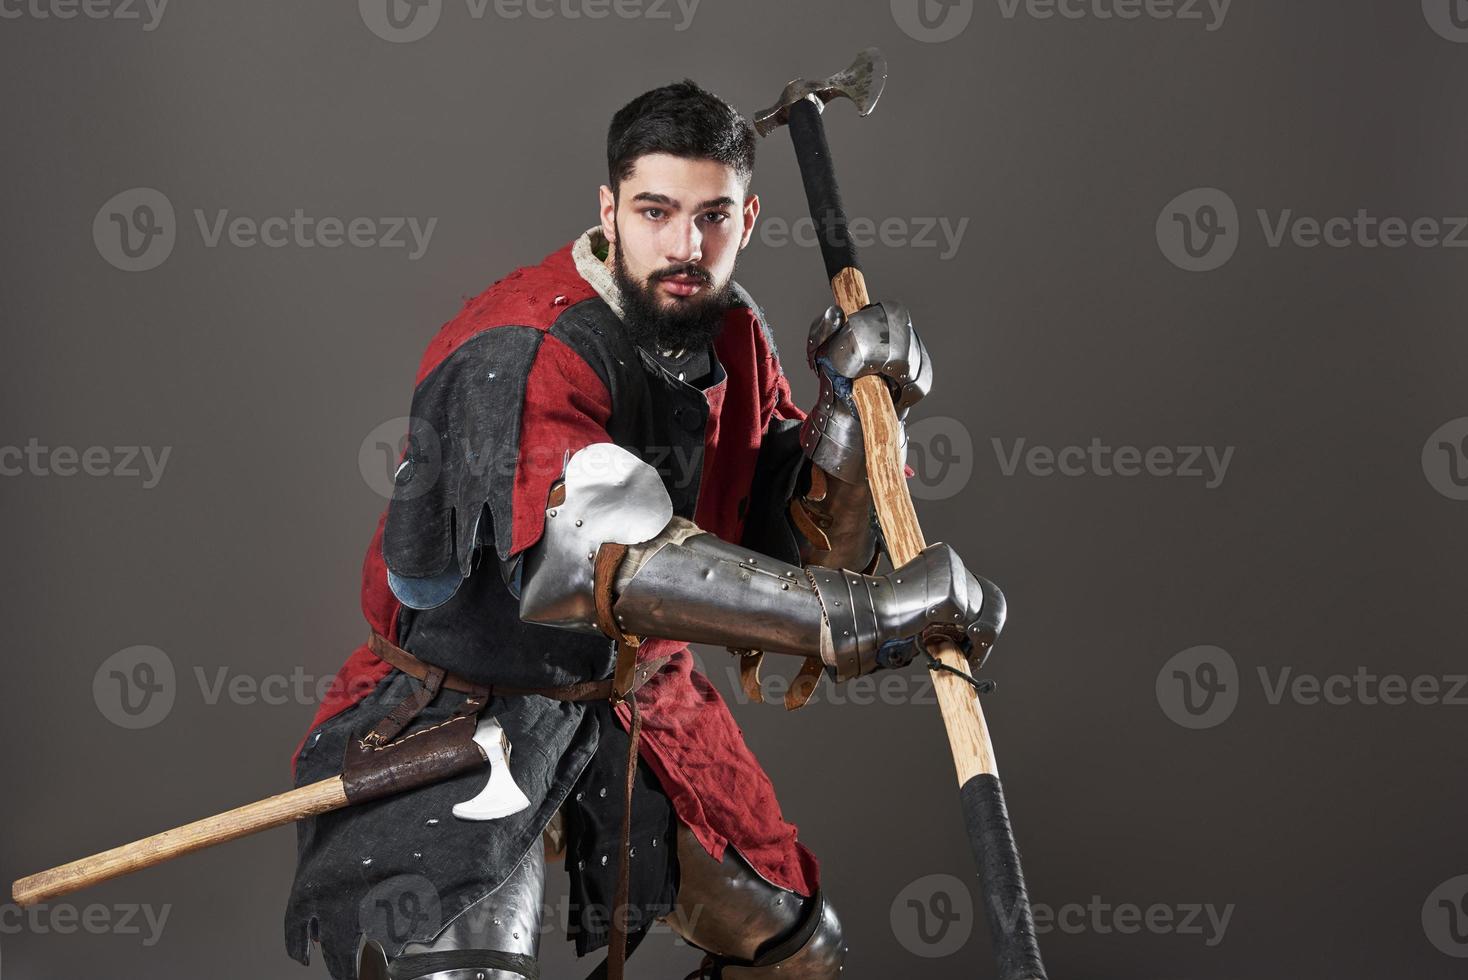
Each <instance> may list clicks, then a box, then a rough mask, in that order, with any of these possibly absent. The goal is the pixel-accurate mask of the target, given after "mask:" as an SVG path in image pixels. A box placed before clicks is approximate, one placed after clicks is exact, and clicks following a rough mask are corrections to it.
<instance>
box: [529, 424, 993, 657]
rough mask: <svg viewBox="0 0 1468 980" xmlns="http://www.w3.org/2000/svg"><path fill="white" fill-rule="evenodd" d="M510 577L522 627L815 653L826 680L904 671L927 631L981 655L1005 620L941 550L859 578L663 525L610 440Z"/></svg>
mask: <svg viewBox="0 0 1468 980" xmlns="http://www.w3.org/2000/svg"><path fill="white" fill-rule="evenodd" d="M591 450H596V451H597V453H596V455H595V456H583V455H582V454H583V453H588V452H589V451H591ZM660 522H665V523H663V524H662V528H661V530H659V531H658V532H657V533H656V534H652V535H650V536H649V535H648V533H647V531H648V529H649V528H651V527H654V526H657V525H658V524H659V523H660ZM608 546H610V547H608ZM609 555H611V556H615V557H613V558H612V560H610V561H608V560H607V556H609ZM521 578H522V581H521V594H520V616H521V618H522V619H525V620H526V621H528V622H537V623H543V624H545V625H551V626H560V627H563V628H567V629H577V630H581V631H584V632H605V631H606V630H604V629H603V628H602V625H600V624H602V623H604V622H605V619H604V618H603V617H602V616H600V615H599V614H598V607H600V608H601V609H603V610H606V609H610V613H611V616H612V618H613V619H614V620H615V628H616V629H617V630H620V631H621V632H623V633H628V634H636V635H639V636H662V637H669V638H672V639H678V640H686V641H689V642H695V643H712V644H718V645H722V646H726V647H732V648H737V649H758V650H766V651H772V652H779V653H788V654H794V655H797V656H802V657H814V658H818V659H819V661H820V662H821V663H822V664H824V665H825V666H826V667H827V668H828V669H829V671H830V672H831V673H832V675H833V676H834V677H835V678H836V679H837V680H845V679H847V678H850V677H855V676H858V675H860V674H866V673H870V672H871V671H874V670H877V669H879V668H882V667H894V666H900V665H902V664H905V663H907V662H908V661H909V660H911V659H912V657H913V656H914V655H915V654H916V653H917V649H918V648H917V645H916V644H917V641H918V638H919V637H920V636H921V635H926V634H927V633H928V632H930V631H938V632H942V633H945V634H947V635H949V636H951V637H952V638H953V639H954V640H955V641H956V642H958V643H959V645H960V646H961V647H962V648H963V649H965V650H973V651H975V652H983V651H987V649H988V646H989V644H990V643H992V641H993V638H994V637H995V636H996V635H997V633H998V631H999V629H1000V627H1002V625H1003V616H1004V601H1003V596H1002V595H1001V594H1000V593H999V590H998V589H997V588H995V587H994V586H993V585H992V584H991V583H988V582H986V581H984V580H982V579H978V578H977V577H975V576H974V575H972V574H970V573H969V572H968V571H967V569H965V568H964V567H963V565H962V563H961V562H960V561H959V560H958V556H957V555H956V554H955V553H954V552H953V549H952V548H949V547H948V546H947V545H945V544H934V545H931V546H929V547H928V548H926V549H924V551H923V552H921V553H920V554H919V556H918V557H917V558H916V559H914V560H913V561H912V562H909V563H907V564H905V565H903V566H902V567H901V568H898V569H895V570H894V571H893V572H891V573H890V574H888V575H864V574H860V573H857V572H853V571H849V570H845V569H840V568H829V567H823V566H820V565H811V566H810V567H808V568H801V567H799V566H796V565H791V564H788V563H786V562H782V561H780V560H778V559H776V558H773V557H771V556H768V555H762V554H759V553H756V552H753V551H751V550H750V549H748V548H743V547H740V546H738V545H736V544H733V543H731V542H728V541H724V540H722V539H721V538H719V537H717V536H715V535H713V534H709V533H707V532H706V531H704V530H703V529H701V528H699V527H698V526H697V525H695V524H693V523H692V522H691V521H688V520H686V519H684V518H681V517H678V516H675V515H671V506H670V503H669V500H668V497H667V492H666V490H665V489H664V488H663V486H662V483H661V480H660V478H659V477H658V476H657V473H656V471H655V470H653V469H652V468H651V467H650V466H648V465H647V464H646V463H643V462H642V461H641V460H638V459H637V458H636V457H634V456H632V455H631V454H630V453H626V451H625V450H620V449H619V448H617V447H614V446H610V444H600V445H598V446H596V447H588V448H587V449H586V450H582V452H581V453H578V454H576V455H575V456H573V457H572V458H571V461H570V463H569V464H568V466H567V472H566V477H565V480H564V482H563V484H562V485H561V486H559V487H558V488H557V489H556V490H555V491H553V495H552V500H551V505H550V506H549V507H547V509H546V522H545V530H544V532H543V533H542V535H541V537H540V540H538V541H537V542H536V543H535V544H534V545H533V546H531V548H530V549H529V550H527V551H526V553H525V557H524V567H523V570H522V575H521Z"/></svg>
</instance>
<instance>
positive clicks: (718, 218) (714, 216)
mask: <svg viewBox="0 0 1468 980" xmlns="http://www.w3.org/2000/svg"><path fill="white" fill-rule="evenodd" d="M704 220H706V221H707V222H708V223H709V224H711V225H721V224H723V223H724V222H725V221H728V220H729V216H728V215H727V214H725V213H724V212H722V211H710V212H709V213H708V214H706V215H704Z"/></svg>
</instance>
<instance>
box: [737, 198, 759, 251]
mask: <svg viewBox="0 0 1468 980" xmlns="http://www.w3.org/2000/svg"><path fill="white" fill-rule="evenodd" d="M758 217H759V195H758V194H751V195H749V196H748V197H747V198H745V199H744V214H743V218H744V234H743V235H741V236H740V238H739V249H740V251H743V250H744V246H746V245H748V244H749V236H750V235H752V234H754V219H755V218H758Z"/></svg>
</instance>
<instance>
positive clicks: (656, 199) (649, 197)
mask: <svg viewBox="0 0 1468 980" xmlns="http://www.w3.org/2000/svg"><path fill="white" fill-rule="evenodd" d="M632 200H634V201H646V202H648V203H649V204H661V205H663V206H665V207H669V208H673V209H675V210H676V209H677V207H678V202H677V201H675V200H673V199H672V198H671V197H669V196H668V195H666V194H654V193H652V192H650V191H643V192H642V193H640V194H635V195H633V197H632ZM736 203H737V202H736V201H735V200H734V199H733V198H732V197H715V198H711V199H709V200H707V201H704V202H703V203H702V204H700V205H699V206H698V208H697V210H699V211H707V210H708V209H709V208H727V207H730V206H732V205H734V204H736Z"/></svg>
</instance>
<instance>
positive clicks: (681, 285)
mask: <svg viewBox="0 0 1468 980" xmlns="http://www.w3.org/2000/svg"><path fill="white" fill-rule="evenodd" d="M658 282H659V284H660V285H661V286H662V287H663V289H665V290H667V291H668V292H669V293H671V294H672V295H674V296H692V295H693V294H694V293H696V292H698V291H699V290H700V289H702V288H703V287H704V285H705V280H704V279H703V278H702V277H700V276H688V275H679V276H667V277H664V278H662V279H659V280H658Z"/></svg>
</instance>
